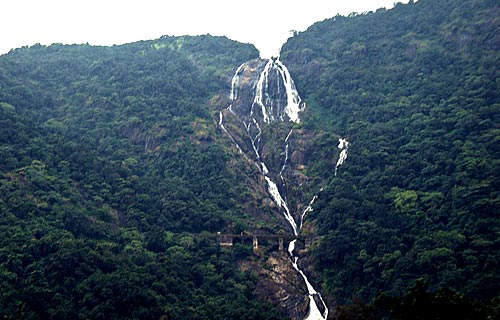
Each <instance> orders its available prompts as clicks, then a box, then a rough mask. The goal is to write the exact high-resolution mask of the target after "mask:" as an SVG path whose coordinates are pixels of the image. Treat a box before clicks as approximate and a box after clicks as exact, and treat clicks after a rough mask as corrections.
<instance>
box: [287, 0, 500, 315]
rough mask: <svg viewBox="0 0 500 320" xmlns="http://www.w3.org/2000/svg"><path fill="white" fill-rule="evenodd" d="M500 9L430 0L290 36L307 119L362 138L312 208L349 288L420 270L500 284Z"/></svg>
mask: <svg viewBox="0 0 500 320" xmlns="http://www.w3.org/2000/svg"><path fill="white" fill-rule="evenodd" d="M499 16H500V3H499V2H498V1H490V0H467V1H451V0H421V1H418V2H415V3H413V2H411V3H410V4H408V5H401V4H399V5H396V7H395V8H394V9H392V10H388V11H386V10H383V9H381V10H378V11H377V12H374V13H368V14H361V15H357V14H352V15H351V16H349V17H341V16H338V17H334V18H332V19H329V20H326V21H323V22H320V23H317V24H315V25H313V26H311V27H310V28H309V29H308V30H307V31H305V32H302V33H299V34H298V35H296V36H295V37H293V38H291V39H289V41H288V42H287V43H286V44H285V46H284V48H283V50H282V59H283V60H284V62H285V63H286V64H287V65H288V67H289V68H290V71H291V72H292V75H293V76H294V79H295V81H296V84H297V87H298V90H299V91H300V92H301V94H302V96H303V98H304V99H305V100H306V101H307V102H308V104H309V108H311V109H313V110H314V112H311V113H309V117H308V119H306V120H305V121H304V122H305V123H304V125H305V126H309V127H312V128H317V129H318V130H327V131H331V132H334V133H337V134H342V135H345V136H346V137H347V139H348V140H349V141H350V142H351V147H350V149H349V152H350V155H349V159H348V161H347V162H346V164H345V166H344V167H342V169H341V173H340V174H339V176H338V177H331V183H330V185H329V188H327V189H326V190H325V191H324V193H323V194H322V195H321V197H320V198H319V199H318V202H317V205H316V208H315V211H314V212H313V215H314V218H315V219H317V224H318V232H319V233H320V234H321V235H322V236H323V237H324V238H323V241H322V242H321V245H320V246H319V247H318V248H317V249H316V251H315V261H316V262H315V264H316V268H317V270H319V271H320V274H321V276H322V278H323V281H322V283H323V286H324V288H325V289H326V290H327V291H328V292H330V293H331V294H332V295H333V296H335V297H336V298H337V299H338V300H339V301H343V302H346V301H350V300H351V299H352V297H353V296H356V297H357V298H358V299H361V300H364V301H372V299H373V298H374V297H376V296H377V295H378V294H380V292H382V291H385V292H386V294H388V295H396V296H401V295H403V294H404V293H405V291H406V290H407V288H409V287H412V286H413V285H415V283H416V280H418V279H420V280H419V281H425V282H426V283H427V285H428V287H429V288H428V289H429V292H434V291H435V290H437V289H438V288H444V287H446V288H452V289H454V290H457V291H458V292H461V293H463V294H466V295H467V296H468V297H469V298H471V299H473V300H474V299H480V300H482V301H488V300H489V299H494V298H497V299H498V297H500V219H499V217H500V216H499V213H500V73H499V72H500V71H499V70H500V51H499V48H500V20H499V18H498V17H499ZM328 152H329V151H328V150H327V149H325V148H321V147H318V148H317V151H316V157H318V158H325V157H327V155H328ZM327 167H328V164H322V163H320V162H319V163H318V167H317V172H316V174H318V175H325V174H326V175H328V174H330V175H333V173H332V172H331V170H325V168H327ZM497 303H498V300H497ZM497 312H498V311H497ZM497 316H498V314H497ZM424 318H425V317H424Z"/></svg>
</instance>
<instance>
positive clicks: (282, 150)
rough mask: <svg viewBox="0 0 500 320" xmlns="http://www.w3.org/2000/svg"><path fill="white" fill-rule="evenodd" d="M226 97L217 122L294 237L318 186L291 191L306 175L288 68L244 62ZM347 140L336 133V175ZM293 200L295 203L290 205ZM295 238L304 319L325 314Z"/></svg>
mask: <svg viewBox="0 0 500 320" xmlns="http://www.w3.org/2000/svg"><path fill="white" fill-rule="evenodd" d="M229 100H230V104H229V106H228V107H224V109H223V110H221V111H220V113H219V126H220V128H221V129H222V131H223V132H224V133H225V134H226V135H227V136H228V137H229V138H230V140H231V141H232V143H233V144H234V145H235V146H236V148H237V150H238V152H239V153H240V154H242V155H243V156H244V157H245V158H246V159H247V160H248V161H250V162H251V163H253V164H254V165H255V166H256V167H257V170H258V171H259V173H260V175H261V177H263V179H259V181H260V183H261V184H263V185H264V187H265V188H266V190H267V192H268V195H269V196H270V198H271V199H272V200H273V201H274V203H275V208H277V209H278V210H279V211H280V214H281V215H282V218H284V220H283V221H286V223H285V224H288V228H289V231H290V233H293V235H294V237H298V236H299V235H300V232H301V229H302V226H303V222H304V220H305V218H306V217H307V213H308V212H310V211H312V206H313V204H314V201H315V200H316V198H317V197H318V194H319V192H321V190H322V188H321V186H319V187H318V186H309V189H308V190H311V192H310V194H313V196H312V197H310V198H309V199H307V200H306V199H305V196H303V195H302V196H301V197H299V198H300V199H299V198H297V197H298V195H297V192H296V191H295V192H294V191H293V190H294V188H293V187H294V186H302V185H306V184H307V183H308V180H306V178H304V177H303V176H304V175H300V174H298V173H297V172H298V171H297V170H296V169H295V168H293V164H292V162H291V159H290V158H291V155H292V152H293V143H292V140H293V139H294V136H295V135H296V132H297V130H295V129H294V126H296V124H298V123H300V113H301V112H303V111H304V109H305V103H304V102H303V101H302V100H301V98H300V96H299V93H298V91H297V89H296V87H295V84H294V82H293V80H292V78H291V76H290V72H289V71H288V69H287V67H286V66H285V65H284V64H283V63H282V62H281V61H280V60H279V58H276V57H273V58H271V59H254V60H250V61H248V62H245V63H243V64H242V65H241V66H239V67H238V68H237V70H236V72H235V74H234V76H233V78H232V80H231V89H230V94H229ZM298 134H300V133H298ZM348 146H349V143H348V142H347V141H346V140H345V139H339V145H338V148H339V149H340V154H339V158H338V161H337V162H336V165H335V168H334V170H335V175H336V174H337V169H338V167H339V166H340V165H342V164H343V163H344V161H345V160H346V158H347V150H348ZM309 184H310V183H309ZM292 201H293V203H294V204H295V205H294V206H291V202H292ZM297 208H300V209H297ZM296 241H297V239H295V240H292V241H291V242H290V243H289V244H288V254H289V256H290V262H291V264H292V266H293V269H295V270H296V272H297V273H298V274H299V275H300V277H301V278H302V279H303V281H304V283H305V285H306V287H307V292H308V298H309V307H308V312H307V314H306V315H304V319H310V320H316V319H326V318H327V317H328V307H327V305H326V303H325V301H324V300H323V297H322V296H321V294H320V293H319V292H318V291H317V290H316V289H315V288H314V287H313V286H312V285H311V282H310V281H309V279H308V277H307V276H306V274H305V273H304V271H303V270H302V269H301V268H300V267H299V265H298V260H299V257H298V256H297V255H296V253H295V252H296V250H295V247H296Z"/></svg>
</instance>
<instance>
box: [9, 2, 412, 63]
mask: <svg viewBox="0 0 500 320" xmlns="http://www.w3.org/2000/svg"><path fill="white" fill-rule="evenodd" d="M395 2H403V3H407V2H408V1H407V0H400V1H396V0H302V1H296V0H247V1H238V0H175V1H170V0H0V54H3V53H6V52H8V51H9V50H10V49H12V48H18V47H22V46H25V45H33V44H35V43H41V44H45V45H49V44H52V43H64V44H74V43H87V42H88V43H90V44H93V45H112V44H122V43H128V42H134V41H138V40H150V39H156V38H159V37H160V36H162V35H186V34H189V35H199V34H207V33H210V34H211V35H217V36H222V35H225V36H227V37H228V38H231V39H233V40H237V41H240V42H244V43H253V44H254V45H255V46H256V47H257V48H258V49H259V50H260V51H261V55H262V56H264V57H269V56H270V55H271V54H276V53H277V51H278V49H279V48H280V47H281V45H282V44H283V43H284V42H285V41H286V39H287V38H288V35H289V31H290V30H297V31H303V30H305V29H307V27H309V26H310V25H311V24H313V23H314V22H316V21H321V20H324V19H326V18H330V17H333V16H335V15H337V14H341V15H348V14H349V13H351V12H358V13H361V12H366V11H374V10H376V9H378V8H382V7H385V8H388V9H389V8H392V7H393V5H394V3H395Z"/></svg>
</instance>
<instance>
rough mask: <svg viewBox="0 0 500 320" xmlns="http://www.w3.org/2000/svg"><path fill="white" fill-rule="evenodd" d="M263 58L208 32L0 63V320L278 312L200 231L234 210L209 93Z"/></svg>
mask: <svg viewBox="0 0 500 320" xmlns="http://www.w3.org/2000/svg"><path fill="white" fill-rule="evenodd" d="M256 56H258V52H257V50H256V49H255V48H254V47H253V46H250V45H242V44H238V43H236V42H233V41H230V40H228V39H226V38H216V37H211V36H202V37H163V38H161V39H159V40H156V41H146V42H138V43H133V44H128V45H123V46H114V47H92V46H89V45H74V46H64V45H52V46H49V47H45V46H41V45H37V46H34V47H30V48H22V49H18V50H14V51H12V52H10V53H9V54H7V55H4V56H1V57H0V113H1V115H0V195H1V196H0V221H1V223H0V235H1V236H0V288H2V289H1V290H0V317H2V318H9V317H12V318H16V317H19V318H23V319H48V318H51V319H158V318H160V317H166V318H168V319H220V318H232V319H236V318H243V317H244V318H252V319H261V318H262V315H266V318H267V317H269V318H275V319H279V318H281V317H282V316H281V315H280V312H278V311H277V310H276V309H274V307H272V306H270V305H269V304H267V303H261V302H259V300H257V299H255V298H256V297H255V295H254V293H253V290H254V288H255V285H256V279H255V277H253V276H252V275H251V274H249V273H242V272H240V271H239V270H237V269H236V265H235V263H234V260H233V256H232V255H228V254H227V253H222V252H221V251H220V248H219V247H218V245H217V243H216V240H215V239H214V238H213V237H194V236H193V234H199V233H203V232H210V233H214V232H215V231H219V230H221V229H222V228H223V227H225V226H227V225H229V224H231V223H233V222H234V220H235V218H236V214H239V211H238V208H239V205H238V201H237V200H238V198H239V194H240V193H241V190H239V189H238V188H239V187H238V186H239V184H238V180H237V179H238V177H237V176H236V175H235V174H234V172H233V170H232V169H231V168H229V167H228V155H227V153H225V152H224V150H223V149H222V148H221V146H220V144H218V143H216V141H215V140H216V136H217V134H216V133H215V129H216V126H215V125H214V124H213V117H212V113H213V110H210V108H209V105H210V104H209V100H210V99H211V98H212V97H213V96H214V95H215V94H217V93H219V92H220V91H224V90H225V89H226V86H227V82H228V79H230V77H231V75H232V72H233V70H234V68H235V66H238V65H239V64H241V63H242V62H243V61H246V60H248V59H250V58H254V57H256ZM228 199H230V200H228Z"/></svg>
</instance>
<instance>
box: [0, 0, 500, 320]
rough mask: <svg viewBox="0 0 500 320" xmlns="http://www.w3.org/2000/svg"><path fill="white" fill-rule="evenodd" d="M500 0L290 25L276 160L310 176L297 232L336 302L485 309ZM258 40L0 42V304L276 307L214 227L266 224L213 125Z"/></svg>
mask: <svg viewBox="0 0 500 320" xmlns="http://www.w3.org/2000/svg"><path fill="white" fill-rule="evenodd" d="M499 17H500V3H499V2H498V1H496V0H460V1H457V0H454V1H452V0H420V1H418V2H413V1H410V3H409V4H408V5H402V4H398V5H396V6H395V8H394V9H391V10H384V9H381V10H378V11H377V12H371V13H363V14H351V15H350V16H348V17H341V16H337V17H334V18H331V19H328V20H325V21H323V22H319V23H316V24H314V25H313V26H311V27H310V28H309V29H308V30H307V31H304V32H300V33H297V34H295V35H294V37H292V38H290V39H289V40H288V42H287V43H286V44H285V45H284V47H283V49H282V52H281V57H280V59H281V61H283V62H284V63H286V65H287V67H288V69H289V70H290V73H291V76H292V77H293V79H294V80H295V85H296V87H297V89H298V92H299V93H300V96H301V97H302V99H303V100H305V103H306V108H305V109H304V111H303V112H302V113H301V121H300V123H287V125H289V126H290V128H292V127H293V132H294V134H296V135H297V138H294V139H295V140H294V141H292V143H293V142H295V143H296V145H297V146H298V147H300V148H301V152H302V153H296V154H292V155H291V158H292V160H290V162H294V163H296V164H300V166H297V167H300V170H299V171H297V172H299V173H297V176H300V179H301V180H300V181H307V182H308V183H310V184H312V185H314V186H315V187H316V186H317V187H318V190H320V189H321V190H322V191H321V192H320V193H319V194H318V198H317V200H316V201H315V202H314V205H313V207H314V208H313V209H314V210H313V211H311V212H309V213H308V215H307V217H306V221H305V223H304V229H305V232H306V233H309V235H311V234H312V235H313V236H314V237H315V242H314V243H313V245H312V247H310V248H307V249H308V250H302V249H305V248H303V247H301V246H303V245H302V244H299V245H298V246H299V247H298V250H297V252H298V254H299V255H301V257H300V258H301V259H300V264H301V265H300V267H301V268H302V269H303V270H305V272H306V273H307V274H308V275H309V274H312V275H314V276H313V277H311V278H310V279H311V281H312V282H314V283H313V285H314V287H315V288H317V289H318V290H319V291H321V295H322V296H324V297H325V300H326V301H327V305H328V306H329V307H331V309H332V312H330V313H329V315H330V318H337V319H363V317H364V318H366V319H377V318H381V317H386V318H391V319H444V318H456V319H459V318H463V319H486V318H488V317H490V318H489V319H495V318H498V317H500V219H499V213H500V49H499V48H500V18H499ZM257 57H258V51H257V50H256V49H255V48H254V47H253V46H252V45H245V44H240V43H237V42H234V41H231V40H229V39H227V38H224V37H212V36H209V35H207V36H197V37H168V36H164V37H162V38H160V39H157V40H152V41H142V42H136V43H131V44H126V45H120V46H112V47H95V46H90V45H61V44H54V45H51V46H42V45H35V46H33V47H25V48H20V49H16V50H13V51H11V52H9V53H8V54H5V55H2V56H0V288H1V290H0V317H1V318H5V319H14V318H22V319H49V318H50V319H285V318H287V317H286V316H285V314H286V312H285V313H283V311H287V310H283V308H282V309H281V310H279V309H278V306H277V305H271V303H270V302H267V301H266V298H267V296H265V295H266V294H268V292H270V291H272V290H271V289H270V288H267V287H265V286H263V285H262V284H263V283H264V282H260V280H261V279H260V278H258V276H259V272H260V271H259V264H262V266H264V263H262V261H263V260H265V259H264V258H262V256H263V255H262V256H258V255H252V254H251V250H252V249H251V247H245V246H244V245H235V246H234V248H233V250H232V251H226V250H223V249H221V248H220V247H219V246H218V244H217V241H216V238H215V237H214V234H216V233H217V232H218V231H223V232H228V233H229V232H230V233H240V232H246V231H250V232H253V231H254V229H258V230H259V231H265V232H273V233H277V232H278V231H279V229H280V228H282V225H280V220H279V218H276V217H275V216H273V215H272V210H273V206H274V202H273V200H272V199H271V198H270V196H269V195H267V197H268V198H264V197H265V196H266V195H265V194H266V192H267V190H266V189H265V188H260V189H259V188H258V187H256V184H254V185H247V184H248V181H250V179H249V177H259V172H258V166H255V165H253V164H252V163H251V162H249V161H246V160H245V156H244V155H241V152H240V153H238V150H237V148H236V147H235V146H234V143H233V144H231V141H230V138H229V137H228V136H226V135H224V133H223V132H222V130H221V128H220V127H219V126H218V120H219V111H220V110H222V109H225V108H226V107H227V106H228V104H227V103H226V102H228V95H229V92H230V89H231V77H232V76H233V75H234V74H235V72H236V70H237V68H238V66H240V65H241V64H242V63H244V62H246V61H248V60H251V59H254V58H257ZM264 64H265V63H264ZM281 70H282V69H281ZM240 80H241V81H243V82H244V81H247V80H245V78H244V77H243V76H241V79H240ZM246 84H248V83H246ZM226 112H227V113H230V112H231V111H228V110H226ZM221 115H222V113H221ZM243 124H245V123H243ZM228 126H229V122H228ZM245 126H246V124H245ZM270 128H271V129H268V130H269V131H272V129H273V128H276V127H270ZM229 129H231V128H229ZM233 129H234V128H233ZM259 130H260V129H259ZM234 132H237V133H239V132H240V131H234ZM241 132H243V131H241ZM291 132H292V131H290V133H289V134H288V136H286V135H285V136H286V137H287V138H286V139H285V141H287V139H288V137H290V134H291ZM301 133H304V135H303V136H300V134H301ZM339 137H345V138H346V139H347V141H349V148H348V149H349V150H348V153H349V155H348V158H347V160H346V161H345V163H344V164H343V165H342V166H341V167H340V168H339V170H338V172H337V175H335V164H336V161H337V159H336V158H335V157H336V155H338V148H337V145H338V138H339ZM292 140H293V139H292ZM233 142H234V140H233ZM270 145H272V146H274V145H276V144H272V143H271V144H270ZM286 147H287V148H288V145H287V146H286ZM269 149H271V148H269ZM286 150H288V149H286ZM268 151H269V154H270V155H272V152H271V151H275V150H271V151H270V150H267V149H266V152H268ZM283 153H284V152H283ZM283 153H282V154H281V155H276V158H279V157H280V156H283ZM273 156H274V155H273ZM287 157H288V154H286V158H287ZM287 159H288V158H287ZM273 160H276V159H273ZM278 160H279V159H278ZM249 163H250V164H249ZM276 163H279V164H280V167H278V169H280V168H281V162H279V161H276ZM286 164H287V162H286V160H285V163H284V165H283V167H282V168H284V167H285V165H286ZM252 170H253V171H252ZM262 170H263V169H262ZM282 171H283V169H282V170H281V171H279V172H280V175H281V173H282ZM295 173H296V172H294V174H295ZM260 179H261V180H263V179H264V178H263V177H260ZM297 181H299V180H297ZM325 183H326V184H327V185H326V186H325V187H324V188H321V187H322V186H323V185H322V184H325ZM293 187H294V188H295V189H296V190H295V189H294V192H295V191H296V193H297V194H299V193H300V192H303V193H304V194H302V195H301V196H303V198H306V199H310V198H311V197H312V194H311V193H312V191H310V190H309V191H308V190H307V188H305V187H303V186H302V184H300V185H298V186H293ZM256 190H257V191H259V192H260V193H261V194H259V195H256V192H255V191H256ZM295 201H296V202H298V201H297V200H295ZM306 205H307V203H305V206H306ZM299 214H300V212H299ZM282 231H283V230H282ZM316 236H319V237H316ZM280 254H281V256H282V260H283V261H285V262H287V263H288V262H289V261H288V260H290V259H289V257H288V256H287V253H286V252H284V253H280ZM278 255H279V254H278V253H275V256H278ZM271 258H273V257H271ZM270 260H272V259H270ZM249 261H250V262H249ZM308 262H312V264H311V265H308ZM270 265H273V264H268V265H266V267H269V266H270ZM262 266H260V267H262ZM273 266H275V267H276V268H275V269H272V268H268V269H269V270H267V269H266V270H264V272H267V274H271V276H269V278H273V277H274V278H275V279H278V280H276V283H282V284H283V283H284V285H283V287H280V288H278V289H276V288H275V289H276V290H281V291H282V292H281V293H282V295H283V296H290V294H289V292H287V291H286V290H287V289H289V288H290V287H293V289H294V290H298V291H300V290H303V291H304V292H305V296H307V291H305V289H304V288H301V287H300V285H296V284H295V283H291V281H289V279H293V277H298V275H297V274H295V273H294V274H293V275H292V276H290V278H286V277H284V276H283V274H279V272H282V273H286V272H294V271H293V270H294V269H292V267H291V265H288V269H287V268H281V270H280V271H278V270H277V269H278V267H277V266H278V263H277V262H276V263H275V264H274V265H273ZM245 268H246V269H245ZM261 269H263V268H261ZM255 270H257V271H255ZM289 270H291V271H289ZM260 275H262V273H261V274H260ZM280 277H281V278H280ZM287 281H288V282H287ZM267 283H269V282H267ZM286 286H288V288H285V287H286ZM303 287H305V285H304V286H303ZM257 293H259V294H261V295H260V296H259V295H257ZM263 297H264V298H263ZM345 305H347V306H345ZM334 306H338V307H337V308H336V309H335V311H333V309H334V308H333V307H334ZM294 307H296V306H294ZM306 307H307V305H306Z"/></svg>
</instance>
